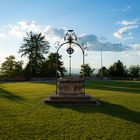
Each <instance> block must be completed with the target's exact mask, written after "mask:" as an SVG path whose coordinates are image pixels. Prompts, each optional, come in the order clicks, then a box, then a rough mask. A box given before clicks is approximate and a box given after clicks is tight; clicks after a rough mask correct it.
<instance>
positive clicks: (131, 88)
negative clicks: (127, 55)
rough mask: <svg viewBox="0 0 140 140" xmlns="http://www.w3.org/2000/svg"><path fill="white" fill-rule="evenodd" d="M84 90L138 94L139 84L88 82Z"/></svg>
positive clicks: (139, 92)
mask: <svg viewBox="0 0 140 140" xmlns="http://www.w3.org/2000/svg"><path fill="white" fill-rule="evenodd" d="M86 88H87V89H98V90H105V91H117V92H127V93H136V94H140V82H138V83H136V82H129V81H128V82H127V81H89V82H87V83H86Z"/></svg>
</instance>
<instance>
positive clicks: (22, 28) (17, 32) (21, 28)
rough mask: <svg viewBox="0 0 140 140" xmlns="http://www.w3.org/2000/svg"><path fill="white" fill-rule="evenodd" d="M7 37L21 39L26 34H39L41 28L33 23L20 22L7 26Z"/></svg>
mask: <svg viewBox="0 0 140 140" xmlns="http://www.w3.org/2000/svg"><path fill="white" fill-rule="evenodd" d="M9 28H10V30H9V32H8V34H9V35H12V36H16V37H20V38H21V37H23V36H24V35H25V34H26V32H30V31H33V32H39V31H40V30H41V26H40V25H39V24H37V23H36V22H35V21H31V22H29V21H20V22H18V23H17V24H16V25H9Z"/></svg>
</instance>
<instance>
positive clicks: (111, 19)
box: [0, 0, 140, 68]
mask: <svg viewBox="0 0 140 140" xmlns="http://www.w3.org/2000/svg"><path fill="white" fill-rule="evenodd" d="M67 29H74V31H75V33H76V34H77V35H78V36H80V37H81V38H82V39H83V40H82V41H85V42H86V43H87V44H88V47H89V51H88V52H87V56H86V63H89V64H90V65H91V66H92V67H95V68H100V49H102V50H103V65H105V66H107V67H108V66H110V64H112V63H113V62H115V61H117V60H118V59H120V60H121V61H123V62H124V64H125V65H127V66H130V65H132V64H140V1H139V0H1V1H0V63H1V62H3V61H4V57H6V56H8V55H10V54H14V55H15V56H16V57H17V59H20V60H25V61H26V58H20V55H19V54H18V53H17V52H18V50H19V46H20V44H21V43H22V39H23V36H24V35H25V33H26V32H27V31H30V30H33V31H34V32H43V33H44V35H45V36H46V39H48V41H50V43H51V44H52V47H51V49H50V51H51V52H54V51H55V48H54V46H53V43H54V42H55V41H56V40H59V37H63V35H64V33H65V32H66V30H67ZM64 51H65V49H63V50H62V51H61V53H62V55H63V60H64V63H65V65H66V67H67V66H68V62H67V58H68V56H67V55H64ZM80 57H81V58H82V56H81V54H80V52H79V51H78V50H76V51H75V53H74V54H73V60H72V65H73V68H78V67H80V65H81V60H80Z"/></svg>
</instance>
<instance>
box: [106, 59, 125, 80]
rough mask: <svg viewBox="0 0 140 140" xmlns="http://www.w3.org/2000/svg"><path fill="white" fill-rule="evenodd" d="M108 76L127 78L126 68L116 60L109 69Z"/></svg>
mask: <svg viewBox="0 0 140 140" xmlns="http://www.w3.org/2000/svg"><path fill="white" fill-rule="evenodd" d="M109 75H110V76H111V77H125V76H127V70H126V66H124V64H123V63H122V62H121V61H120V60H118V61H117V62H115V63H114V64H113V65H111V66H110V67H109Z"/></svg>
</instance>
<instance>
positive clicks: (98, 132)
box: [0, 81, 140, 140]
mask: <svg viewBox="0 0 140 140" xmlns="http://www.w3.org/2000/svg"><path fill="white" fill-rule="evenodd" d="M54 91H55V83H53V82H47V83H33V82H32V83H31V82H30V83H28V82H21V83H1V84H0V140H5V139H8V140H9V139H12V140H18V139H21V140H24V139H25V140H28V139H34V140H36V139H37V140H39V139H40V140H45V139H51V140H61V139H63V140H71V139H72V140H84V139H85V140H96V139H104V140H109V139H110V140H113V139H115V140H140V82H135V81H134V82H132V81H88V82H86V92H87V93H89V94H91V95H94V96H95V97H97V98H98V99H99V100H100V102H101V105H100V106H93V105H46V104H44V103H43V102H42V100H43V99H44V98H46V97H48V96H49V95H51V93H52V92H54Z"/></svg>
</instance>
